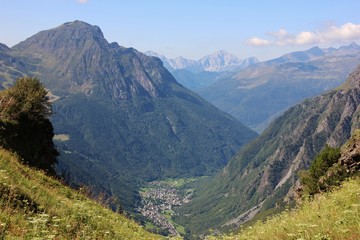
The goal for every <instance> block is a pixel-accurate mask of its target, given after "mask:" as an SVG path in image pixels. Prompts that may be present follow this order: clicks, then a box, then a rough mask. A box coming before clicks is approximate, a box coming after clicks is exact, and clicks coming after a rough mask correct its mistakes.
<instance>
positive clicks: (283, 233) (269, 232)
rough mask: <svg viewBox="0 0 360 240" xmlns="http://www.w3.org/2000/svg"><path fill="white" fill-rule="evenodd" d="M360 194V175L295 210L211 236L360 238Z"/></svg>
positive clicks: (221, 237) (237, 237)
mask: <svg viewBox="0 0 360 240" xmlns="http://www.w3.org/2000/svg"><path fill="white" fill-rule="evenodd" d="M359 195H360V179H359V178H356V179H351V180H349V181H348V182H345V183H344V184H343V186H341V188H340V189H337V190H335V191H334V192H331V193H329V194H322V195H321V196H318V197H317V198H316V199H314V200H313V201H311V202H307V203H305V204H303V205H302V206H301V207H300V208H298V209H296V210H294V211H286V212H283V213H281V214H279V215H277V216H274V217H273V218H271V219H269V220H267V221H266V222H265V223H263V222H258V223H256V224H255V225H253V226H251V228H245V229H244V230H243V231H241V232H240V233H238V234H233V235H229V236H226V235H224V236H215V237H207V239H227V240H231V239H236V240H241V239H244V240H249V239H254V240H255V239H256V240H267V239H268V240H272V239H344V240H345V239H359V238H360V228H359V224H360V220H359V219H360V216H359V202H360V198H359ZM309 236H310V237H309Z"/></svg>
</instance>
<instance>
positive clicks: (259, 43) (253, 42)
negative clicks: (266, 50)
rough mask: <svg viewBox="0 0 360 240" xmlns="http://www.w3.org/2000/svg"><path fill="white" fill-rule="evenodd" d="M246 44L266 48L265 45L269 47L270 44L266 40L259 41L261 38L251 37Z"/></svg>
mask: <svg viewBox="0 0 360 240" xmlns="http://www.w3.org/2000/svg"><path fill="white" fill-rule="evenodd" d="M247 43H248V44H249V45H254V46H266V45H269V44H270V41H269V40H266V39H261V38H257V37H253V38H250V39H249V40H248V41H247Z"/></svg>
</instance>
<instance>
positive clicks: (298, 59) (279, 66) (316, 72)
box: [194, 44, 360, 132]
mask: <svg viewBox="0 0 360 240" xmlns="http://www.w3.org/2000/svg"><path fill="white" fill-rule="evenodd" d="M359 62H360V46H358V45H356V44H350V45H349V46H343V47H340V48H338V49H334V48H330V49H320V48H318V47H314V48H311V49H309V50H307V51H302V52H294V53H289V54H286V55H284V56H282V57H279V58H277V59H273V60H270V61H266V62H261V63H259V64H255V65H250V66H249V67H247V68H245V69H241V70H239V71H238V72H237V73H235V74H233V75H231V76H223V77H221V76H220V77H219V78H218V79H217V81H216V82H214V83H213V84H211V85H210V86H207V87H206V88H202V89H194V90H195V91H196V92H197V93H199V94H200V95H201V96H202V97H204V98H205V99H206V100H208V101H210V102H211V103H213V104H214V105H215V106H217V107H218V108H219V109H222V110H224V111H225V112H228V113H230V114H231V115H233V116H235V117H236V118H237V119H239V120H240V121H241V122H242V123H244V124H245V125H246V126H249V127H250V128H251V129H253V130H256V131H257V132H262V131H263V130H264V129H265V128H266V127H267V126H268V125H269V123H270V122H271V121H272V120H273V119H275V118H276V117H278V116H279V115H280V114H281V113H283V112H284V111H285V110H286V109H288V108H289V107H291V106H293V105H294V104H297V103H299V102H300V101H302V100H304V99H305V98H308V97H312V96H316V95H318V94H321V93H323V92H325V91H328V90H329V89H332V88H334V87H336V86H338V85H340V84H341V83H343V82H345V80H346V78H347V77H348V75H349V74H350V73H351V71H353V70H354V69H355V68H356V65H357V64H358V63H359Z"/></svg>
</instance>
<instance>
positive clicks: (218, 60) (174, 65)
mask: <svg viewBox="0 0 360 240" xmlns="http://www.w3.org/2000/svg"><path fill="white" fill-rule="evenodd" d="M145 54H146V55H149V56H154V57H158V58H160V59H161V60H162V61H163V63H164V66H165V67H166V68H167V69H168V70H169V71H170V72H174V71H175V70H188V71H191V72H203V71H206V72H227V71H234V70H236V69H241V68H244V67H246V66H249V65H251V64H254V63H257V62H258V60H257V58H255V57H250V58H246V59H239V58H238V57H236V56H235V55H233V54H231V53H229V52H227V51H225V50H219V51H217V52H215V53H213V54H209V55H207V56H204V57H202V58H200V59H199V60H192V59H187V58H184V57H177V58H173V59H169V58H166V57H165V56H164V55H161V54H158V53H156V52H153V51H147V52H145Z"/></svg>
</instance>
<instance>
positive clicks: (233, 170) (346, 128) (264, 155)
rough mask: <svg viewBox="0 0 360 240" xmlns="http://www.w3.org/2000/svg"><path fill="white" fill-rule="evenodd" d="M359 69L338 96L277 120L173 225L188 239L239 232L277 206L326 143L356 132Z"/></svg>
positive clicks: (307, 104) (200, 190) (335, 93)
mask: <svg viewBox="0 0 360 240" xmlns="http://www.w3.org/2000/svg"><path fill="white" fill-rule="evenodd" d="M359 104H360V66H359V67H358V68H357V69H356V70H355V71H354V72H353V73H352V74H351V76H350V77H349V78H348V80H347V82H346V83H345V84H344V85H343V86H342V87H341V88H339V89H338V90H334V91H330V92H328V93H326V94H323V95H321V96H319V97H315V98H312V99H307V100H305V101H304V102H302V103H301V104H298V105H296V106H294V107H292V108H290V109H289V110H288V111H286V112H285V113H284V114H283V115H282V116H281V117H279V118H277V119H276V120H275V121H274V122H273V123H272V124H271V125H270V126H269V127H268V128H267V129H266V130H265V131H264V133H263V134H262V135H260V136H259V137H258V138H256V139H255V140H254V141H253V142H251V143H250V144H248V145H247V146H245V147H243V148H242V149H241V150H240V152H239V153H237V154H236V156H235V157H234V158H233V159H232V160H231V161H230V162H229V164H228V165H227V166H226V167H225V168H224V169H223V170H222V171H221V172H220V173H219V174H217V175H216V176H215V177H214V178H212V179H210V181H208V182H207V183H204V184H203V185H202V186H201V187H199V188H198V189H197V191H196V192H195V199H194V200H193V202H192V203H190V204H189V205H188V206H185V207H184V208H182V209H181V210H180V211H179V212H180V213H181V216H179V217H178V219H177V220H178V221H180V222H182V223H186V225H187V227H188V228H189V229H190V231H192V232H193V233H203V232H204V231H206V229H208V228H221V227H233V226H239V224H241V223H242V222H244V221H246V220H248V219H250V218H251V217H253V216H254V215H255V214H256V213H257V212H258V211H264V210H266V209H269V208H273V207H275V206H276V205H277V204H281V202H282V200H283V199H284V197H285V196H286V194H287V193H288V192H289V190H290V187H291V186H292V185H293V184H294V183H295V181H296V179H297V177H296V173H297V172H298V171H299V170H300V169H303V168H306V167H308V166H309V164H310V162H311V160H312V159H313V157H314V156H315V154H316V153H318V152H319V151H320V150H321V149H322V148H323V147H324V145H325V144H326V143H327V144H329V145H330V146H341V145H342V144H343V143H345V141H346V140H348V139H349V137H350V135H351V133H352V132H353V131H354V130H355V129H357V128H359V127H360V106H359Z"/></svg>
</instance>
